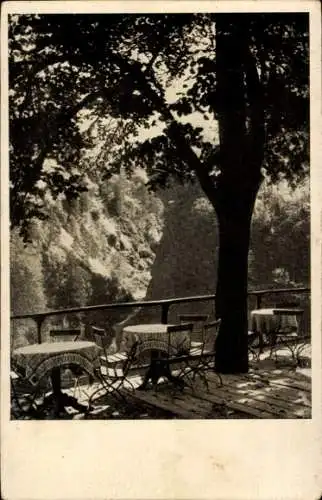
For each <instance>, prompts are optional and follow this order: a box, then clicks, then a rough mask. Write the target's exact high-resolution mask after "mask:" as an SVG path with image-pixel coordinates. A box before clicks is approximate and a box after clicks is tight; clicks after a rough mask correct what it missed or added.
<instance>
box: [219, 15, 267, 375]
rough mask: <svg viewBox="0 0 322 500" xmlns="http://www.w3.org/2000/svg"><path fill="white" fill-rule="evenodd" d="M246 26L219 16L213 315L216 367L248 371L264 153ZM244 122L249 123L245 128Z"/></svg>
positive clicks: (231, 371) (228, 371)
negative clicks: (253, 250)
mask: <svg viewBox="0 0 322 500" xmlns="http://www.w3.org/2000/svg"><path fill="white" fill-rule="evenodd" d="M248 36H249V35H248V30H247V24H246V23H243V22H240V23H232V22H231V20H230V18H229V16H228V17H227V16H225V15H218V17H217V22H216V77H217V81H216V84H217V89H216V90H217V93H216V109H217V116H218V122H219V136H220V170H221V173H220V176H219V178H218V180H217V186H216V195H214V197H213V201H212V203H213V205H214V207H215V210H216V213H217V218H218V224H219V260H218V273H217V289H216V316H217V318H221V320H222V322H221V327H220V331H219V335H218V337H217V342H216V359H215V370H216V371H218V372H221V373H245V372H247V371H248V308H247V288H248V251H249V241H250V226H251V218H252V213H253V209H254V204H255V200H256V196H257V192H258V189H259V186H260V182H261V172H260V168H261V162H262V155H261V154H259V153H262V151H263V141H262V136H260V140H258V141H255V142H256V148H255V147H254V141H253V139H254V138H255V137H256V138H258V137H259V134H258V131H259V130H261V128H260V127H261V126H262V114H261V113H260V111H261V105H260V104H261V103H260V101H259V94H260V92H259V91H260V84H259V81H258V79H257V78H256V77H257V73H256V68H254V67H253V66H252V65H251V63H252V60H251V59H250V55H249V50H248ZM249 122H250V126H249ZM247 123H248V126H247Z"/></svg>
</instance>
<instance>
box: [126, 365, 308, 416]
mask: <svg viewBox="0 0 322 500" xmlns="http://www.w3.org/2000/svg"><path fill="white" fill-rule="evenodd" d="M222 378H223V385H222V386H218V379H217V377H216V375H215V374H214V373H211V372H210V373H209V374H208V383H209V390H208V391H207V390H206V388H205V386H204V385H203V384H199V385H198V386H197V387H195V390H194V392H193V391H191V389H190V388H186V389H185V390H184V391H183V392H182V393H181V392H180V391H175V392H174V391H171V390H169V389H170V388H169V386H166V385H160V388H158V390H157V391H153V390H151V389H150V390H146V391H134V393H133V392H130V391H129V392H128V393H127V396H128V397H130V398H134V399H136V400H137V401H140V402H142V403H144V404H148V405H151V406H154V407H156V408H160V409H162V410H165V411H168V412H171V413H173V415H174V416H175V417H177V418H184V419H211V418H264V419H276V418H284V419H285V418H286V419H295V418H311V381H310V376H309V375H308V374H303V373H296V372H290V371H288V370H285V369H284V370H283V369H277V368H275V369H261V368H259V367H258V368H257V369H251V370H250V372H249V373H248V374H247V375H238V376H234V375H225V376H223V377H222Z"/></svg>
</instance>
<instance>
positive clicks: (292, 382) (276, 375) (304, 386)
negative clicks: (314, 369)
mask: <svg viewBox="0 0 322 500" xmlns="http://www.w3.org/2000/svg"><path fill="white" fill-rule="evenodd" d="M222 379H223V381H227V382H228V381H233V380H234V381H237V382H238V381H241V380H243V379H244V380H258V381H261V382H262V383H268V384H270V385H271V384H276V385H283V386H285V387H290V388H294V389H300V390H302V391H307V392H311V382H310V381H308V380H304V379H303V377H301V376H300V375H298V374H296V373H293V374H292V375H288V373H287V372H285V371H284V372H283V371H282V370H271V371H266V370H265V371H264V370H263V371H262V370H261V372H260V373H252V372H250V373H249V374H242V375H241V376H237V375H222Z"/></svg>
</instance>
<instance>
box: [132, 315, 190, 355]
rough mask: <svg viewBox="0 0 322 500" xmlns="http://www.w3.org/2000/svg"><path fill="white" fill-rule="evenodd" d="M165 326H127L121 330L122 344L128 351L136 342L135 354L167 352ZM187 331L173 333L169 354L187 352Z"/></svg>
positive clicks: (188, 340) (167, 342)
mask: <svg viewBox="0 0 322 500" xmlns="http://www.w3.org/2000/svg"><path fill="white" fill-rule="evenodd" d="M168 326H170V325H165V324H161V323H160V324H150V325H149V324H144V325H129V326H126V327H125V328H124V329H123V342H124V345H125V346H126V348H127V349H130V348H131V346H132V345H133V344H134V342H136V341H137V342H138V346H137V354H141V353H143V352H144V351H147V350H153V349H155V350H158V351H163V352H168V345H169V337H168V332H167V327H168ZM190 341H191V339H190V335H189V331H188V330H187V331H180V332H173V333H172V334H171V338H170V349H169V354H170V355H175V354H177V353H178V352H187V351H189V349H190Z"/></svg>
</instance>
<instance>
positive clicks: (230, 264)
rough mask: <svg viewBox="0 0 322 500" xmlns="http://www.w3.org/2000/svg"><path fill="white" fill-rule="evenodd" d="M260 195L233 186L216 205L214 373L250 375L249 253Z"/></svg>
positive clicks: (256, 189) (254, 190)
mask: <svg viewBox="0 0 322 500" xmlns="http://www.w3.org/2000/svg"><path fill="white" fill-rule="evenodd" d="M257 191H258V187H256V186H254V187H253V189H251V190H247V191H246V192H245V191H244V192H243V191H242V190H241V189H240V187H239V186H237V188H236V187H235V186H232V187H231V188H226V193H225V196H221V197H220V198H221V201H219V202H218V201H217V203H216V212H217V218H218V223H219V242H220V246H219V259H218V274H217V289H216V316H217V318H221V320H222V323H221V327H220V331H219V335H218V337H217V342H216V358H215V370H216V371H218V372H220V373H246V372H247V371H248V307H247V288H248V286H247V285H248V251H249V241H250V226H251V217H252V212H253V208H254V203H255V199H256V194H257ZM225 198H226V199H227V202H225V201H224V200H225ZM228 200H229V202H228Z"/></svg>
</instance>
